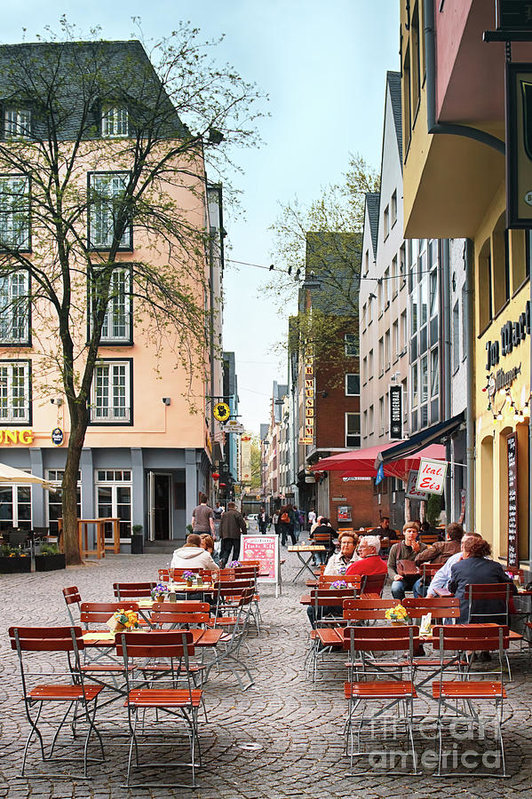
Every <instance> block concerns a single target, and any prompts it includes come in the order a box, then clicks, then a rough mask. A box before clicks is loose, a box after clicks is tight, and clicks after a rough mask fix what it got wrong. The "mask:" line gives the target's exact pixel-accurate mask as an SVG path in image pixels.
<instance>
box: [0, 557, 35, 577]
mask: <svg viewBox="0 0 532 799" xmlns="http://www.w3.org/2000/svg"><path fill="white" fill-rule="evenodd" d="M30 571H31V558H30V557H29V555H27V556H26V557H20V556H17V555H15V557H13V558H11V557H9V555H2V556H0V574H18V573H24V572H30Z"/></svg>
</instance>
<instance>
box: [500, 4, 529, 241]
mask: <svg viewBox="0 0 532 799" xmlns="http://www.w3.org/2000/svg"><path fill="white" fill-rule="evenodd" d="M522 5H528V3H523V4H522ZM506 221H507V227H508V228H529V227H530V224H531V223H532V64H520V63H516V62H514V63H511V64H510V63H507V64H506Z"/></svg>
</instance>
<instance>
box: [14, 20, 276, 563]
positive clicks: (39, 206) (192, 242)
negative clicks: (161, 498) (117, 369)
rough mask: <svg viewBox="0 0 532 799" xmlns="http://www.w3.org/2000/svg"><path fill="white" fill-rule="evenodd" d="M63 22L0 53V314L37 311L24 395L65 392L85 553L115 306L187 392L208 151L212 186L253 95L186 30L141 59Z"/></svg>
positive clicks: (204, 333) (68, 471) (196, 345)
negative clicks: (170, 359) (85, 495)
mask: <svg viewBox="0 0 532 799" xmlns="http://www.w3.org/2000/svg"><path fill="white" fill-rule="evenodd" d="M61 25H62V31H61V33H60V35H59V36H54V35H53V34H51V32H50V31H48V32H47V34H46V39H47V41H44V40H40V41H38V42H37V43H24V44H20V45H8V46H2V47H0V92H1V96H2V101H3V106H4V108H5V109H7V110H8V111H9V110H11V116H10V117H8V116H6V126H7V127H6V130H5V131H4V133H5V135H4V137H3V139H1V140H0V281H1V283H2V286H4V287H5V286H7V285H8V284H9V285H11V284H13V282H14V281H18V283H17V285H18V287H19V289H18V290H17V291H16V292H9V291H4V292H3V294H2V300H1V302H2V307H1V308H0V316H3V317H4V318H7V317H9V318H10V319H11V320H13V318H14V316H17V318H19V317H21V316H24V314H25V315H26V318H27V317H28V314H29V309H30V308H31V333H29V334H28V335H27V336H26V338H25V340H23V341H20V339H19V343H20V345H21V347H19V349H18V351H20V352H26V353H27V352H28V351H29V352H31V353H32V358H33V364H34V370H33V371H34V375H35V379H36V380H37V381H38V387H39V388H38V392H35V390H34V397H35V398H36V397H37V396H38V398H39V399H42V398H43V397H46V396H48V397H49V396H52V395H53V392H56V391H57V390H58V387H59V388H60V390H62V392H63V393H64V396H65V398H66V403H67V407H68V413H69V417H70V435H69V440H68V452H67V457H66V466H65V470H64V478H63V483H62V515H63V525H64V547H65V553H66V558H67V563H79V562H80V551H79V545H78V536H77V507H76V490H77V475H78V469H79V462H80V455H81V450H82V447H83V444H84V440H85V434H86V430H87V426H88V423H89V420H90V399H91V386H92V383H93V378H94V375H95V368H96V365H97V363H98V358H99V348H100V346H101V343H102V331H103V330H104V329H105V325H106V319H107V315H108V311H109V308H110V306H112V304H113V303H118V304H123V302H124V298H126V301H127V303H129V302H131V303H134V304H135V323H136V324H137V320H138V324H139V325H141V326H142V327H143V329H144V332H145V334H146V335H149V336H150V337H151V338H152V340H153V341H157V342H158V346H159V348H162V347H170V348H171V352H172V353H173V354H174V357H175V359H176V364H179V366H180V368H183V369H184V371H185V373H186V374H187V375H188V384H189V389H190V394H192V393H193V390H192V386H193V385H194V380H195V377H198V376H199V377H201V374H202V373H204V370H205V363H206V360H207V358H208V355H209V352H208V349H209V333H208V328H209V324H210V322H211V321H212V320H211V317H210V314H209V309H208V308H206V302H205V293H206V290H207V282H208V278H209V275H208V271H207V268H206V267H207V264H208V250H209V240H208V239H209V231H208V225H207V223H206V200H205V197H206V173H205V160H206V159H205V155H206V154H207V158H208V161H209V169H210V170H212V172H213V173H215V175H216V179H217V180H219V179H220V178H221V177H222V176H223V175H224V174H225V173H224V170H225V169H226V168H227V167H229V168H232V165H231V157H232V154H233V153H234V152H235V148H236V147H238V146H242V145H250V144H253V143H255V141H256V138H255V132H254V125H255V120H256V118H257V117H258V116H260V113H259V111H256V110H255V108H256V107H257V102H258V101H259V100H260V94H259V93H258V91H257V90H256V88H255V87H254V86H252V85H250V84H248V83H246V82H245V81H244V80H242V79H241V78H240V76H239V75H238V74H237V73H236V72H235V71H234V70H232V69H231V68H230V67H223V68H221V69H220V68H218V67H217V66H216V64H215V63H214V62H213V61H212V59H211V56H210V49H211V47H212V43H207V44H202V43H201V42H200V41H199V32H198V31H197V30H196V29H192V28H190V27H189V26H188V25H182V26H181V27H180V28H179V29H178V30H177V31H175V32H174V33H172V34H171V36H170V37H169V38H168V39H166V40H164V41H161V42H158V43H155V44H154V45H153V46H152V48H151V50H150V54H149V56H150V57H148V55H147V53H146V50H145V49H144V47H143V45H142V44H141V43H140V42H139V41H135V40H131V41H128V42H108V41H104V40H101V39H98V38H97V36H98V32H97V31H96V32H95V33H94V34H93V37H92V38H91V39H90V40H89V41H83V42H80V41H77V40H76V35H75V31H73V30H72V29H71V28H70V26H69V25H68V23H67V22H66V20H64V19H63V20H62V23H61ZM210 144H213V145H217V146H216V147H214V146H213V147H209V145H210ZM133 237H134V239H135V246H134V248H133ZM15 343H16V342H15ZM22 347H24V349H22ZM28 347H29V350H28ZM15 351H17V350H16V349H15ZM26 357H27V356H26Z"/></svg>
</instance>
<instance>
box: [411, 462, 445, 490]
mask: <svg viewBox="0 0 532 799" xmlns="http://www.w3.org/2000/svg"><path fill="white" fill-rule="evenodd" d="M446 474H447V462H446V461H433V460H429V459H428V458H422V459H421V460H420V462H419V469H418V473H417V481H416V490H417V491H425V492H426V493H427V494H440V495H441V494H443V489H444V486H445V476H446Z"/></svg>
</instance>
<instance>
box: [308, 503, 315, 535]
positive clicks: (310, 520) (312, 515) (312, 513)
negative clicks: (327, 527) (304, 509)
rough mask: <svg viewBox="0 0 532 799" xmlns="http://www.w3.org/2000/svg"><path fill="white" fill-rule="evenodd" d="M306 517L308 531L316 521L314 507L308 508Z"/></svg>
mask: <svg viewBox="0 0 532 799" xmlns="http://www.w3.org/2000/svg"><path fill="white" fill-rule="evenodd" d="M307 519H308V529H309V531H310V530H312V525H313V524H315V523H316V511H315V510H314V508H312V509H311V510H309V512H308V516H307Z"/></svg>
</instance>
